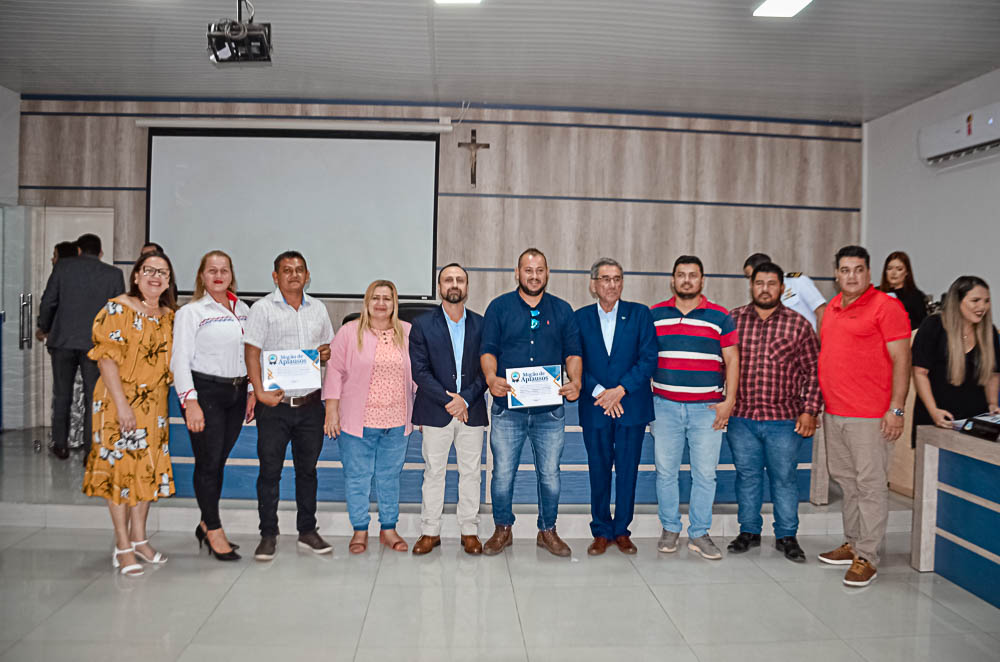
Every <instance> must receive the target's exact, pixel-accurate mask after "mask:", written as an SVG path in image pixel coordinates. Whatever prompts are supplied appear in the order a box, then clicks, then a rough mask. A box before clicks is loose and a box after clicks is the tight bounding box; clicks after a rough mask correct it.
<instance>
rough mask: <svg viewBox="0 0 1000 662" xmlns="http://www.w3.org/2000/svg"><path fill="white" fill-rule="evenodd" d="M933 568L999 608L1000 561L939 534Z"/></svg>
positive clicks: (935, 546) (935, 543)
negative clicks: (996, 561)
mask: <svg viewBox="0 0 1000 662" xmlns="http://www.w3.org/2000/svg"><path fill="white" fill-rule="evenodd" d="M934 572H936V573H937V574H939V575H941V576H942V577H944V578H945V579H947V580H949V581H952V582H954V583H956V584H958V585H959V586H961V587H962V588H964V589H965V590H966V591H969V592H970V593H972V594H974V595H978V596H979V597H980V598H982V599H983V600H986V601H987V602H989V603H990V604H991V605H993V606H994V607H997V608H1000V565H997V564H996V563H993V562H992V561H990V560H989V559H986V558H983V557H982V556H980V555H979V554H976V553H975V552H970V551H969V550H967V549H965V548H964V547H961V546H959V545H956V544H955V543H953V542H952V541H950V540H946V539H944V538H942V537H941V536H937V538H936V539H935V541H934Z"/></svg>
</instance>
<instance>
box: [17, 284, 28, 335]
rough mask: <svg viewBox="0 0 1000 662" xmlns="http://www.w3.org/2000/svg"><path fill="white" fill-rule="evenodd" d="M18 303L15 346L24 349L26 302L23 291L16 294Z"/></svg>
mask: <svg viewBox="0 0 1000 662" xmlns="http://www.w3.org/2000/svg"><path fill="white" fill-rule="evenodd" d="M17 302H18V303H17V305H18V317H17V348H18V349H24V343H25V342H26V341H25V339H24V309H25V308H26V307H27V305H28V302H27V300H26V299H25V298H24V292H21V293H20V294H19V295H18V299H17Z"/></svg>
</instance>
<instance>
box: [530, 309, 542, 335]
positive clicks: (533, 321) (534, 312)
mask: <svg viewBox="0 0 1000 662" xmlns="http://www.w3.org/2000/svg"><path fill="white" fill-rule="evenodd" d="M539 315H541V313H540V312H538V310H536V309H534V308H533V309H532V310H531V330H532V331H534V330H535V329H537V328H538V326H539V325H540V324H541V322H540V321H539V320H538V316H539Z"/></svg>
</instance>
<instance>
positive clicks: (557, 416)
mask: <svg viewBox="0 0 1000 662" xmlns="http://www.w3.org/2000/svg"><path fill="white" fill-rule="evenodd" d="M515 274H516V276H517V284H518V285H517V289H516V290H514V291H513V292H508V293H507V294H502V295H500V296H499V297H497V298H496V299H494V300H493V301H492V302H490V305H489V307H488V308H487V309H486V315H485V317H484V319H483V339H482V345H481V347H480V350H479V352H480V363H481V365H482V370H483V375H484V376H485V377H486V385H487V386H488V387H489V389H490V393H492V394H493V398H494V400H493V407H492V412H491V413H492V422H491V432H490V448H491V449H492V451H493V482H492V484H491V486H490V489H491V493H492V495H493V522H494V524H495V525H496V530H495V531H494V532H493V536H492V537H491V538H490V539H489V540H487V541H486V544H485V545H483V553H484V554H486V555H488V556H493V555H495V554H499V553H500V552H502V551H503V550H504V548H505V547H509V546H510V545H511V544H512V542H513V535H512V534H511V526H512V525H513V524H514V511H513V509H512V506H511V504H512V501H513V496H514V476H515V475H516V473H517V467H518V465H519V464H520V462H521V449H522V447H523V446H524V441H525V439H530V440H531V450H532V453H533V455H534V461H535V475H536V477H537V479H538V495H539V503H538V538H537V542H538V546H539V547H544V548H545V549H547V550H548V551H549V552H551V553H552V554H555V555H556V556H569V555H570V554H571V551H570V548H569V545H567V544H566V543H565V542H563V541H562V539H560V538H559V536H558V534H556V517H557V516H558V514H559V458H560V456H561V455H562V449H563V432H564V428H565V416H566V414H565V410H564V407H563V405H561V404H559V405H553V406H546V407H518V408H515V409H510V408H508V406H507V394H508V393H511V392H512V389H511V386H510V384H508V383H507V380H506V375H507V369H508V368H510V369H516V368H527V367H536V366H537V367H541V366H561V365H562V364H563V363H565V364H566V376H567V377H568V378H569V379H568V381H565V382H564V384H563V386H562V388H560V389H559V393H560V395H562V396H563V397H564V398H566V399H567V400H570V401H572V400H576V399H577V398H578V397H579V396H580V386H581V375H582V371H583V360H582V358H581V355H582V351H583V350H582V348H581V346H580V329H579V327H578V326H577V323H576V318H575V316H574V314H573V309H572V308H571V307H570V305H569V304H568V303H566V302H565V301H563V300H562V299H560V298H558V297H554V296H552V295H551V294H548V293H546V292H545V288H546V286H547V285H548V282H549V267H548V263H547V262H546V260H545V255H544V254H543V253H542V252H541V251H540V250H538V249H537V248H529V249H528V250H526V251H524V252H523V253H521V255H520V257H518V260H517V270H516V271H515Z"/></svg>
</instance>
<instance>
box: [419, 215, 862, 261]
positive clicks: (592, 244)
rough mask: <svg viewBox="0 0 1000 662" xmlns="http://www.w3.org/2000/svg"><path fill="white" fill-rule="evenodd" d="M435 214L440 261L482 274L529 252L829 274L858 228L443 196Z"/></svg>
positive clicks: (803, 220) (851, 220)
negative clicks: (685, 258) (749, 264)
mask: <svg viewBox="0 0 1000 662" xmlns="http://www.w3.org/2000/svg"><path fill="white" fill-rule="evenodd" d="M438 211H439V225H438V258H439V262H441V263H442V264H444V263H446V262H450V261H458V262H461V263H463V264H468V265H472V266H482V267H508V266H509V267H513V265H514V264H515V261H516V260H517V256H518V255H519V254H520V253H521V251H522V250H524V249H525V248H527V247H529V246H535V247H537V248H539V249H540V250H542V251H544V252H545V253H546V255H547V256H548V258H549V263H550V265H549V266H550V267H551V268H558V269H589V268H590V265H591V264H592V263H593V261H594V260H596V259H597V258H598V257H601V256H605V255H606V256H608V257H613V258H615V259H616V260H618V261H619V262H621V263H622V264H623V265H624V266H625V268H626V270H628V271H656V272H663V271H670V269H671V267H672V265H673V260H674V258H676V257H677V256H678V255H682V254H694V255H698V256H699V257H701V259H702V261H703V262H704V263H705V270H706V272H707V273H727V274H738V273H741V269H742V266H743V261H744V260H745V259H746V257H747V255H749V254H750V253H752V252H756V251H764V252H767V253H768V254H770V255H771V257H772V258H773V259H775V260H777V261H778V263H779V264H781V265H782V266H783V267H785V268H787V269H788V270H790V271H791V270H794V271H806V272H809V273H813V274H817V275H821V276H830V275H832V273H833V266H832V262H833V254H834V253H835V252H836V250H837V249H838V248H839V247H841V246H843V245H845V244H848V243H851V242H854V241H856V240H857V236H858V234H859V230H860V228H859V219H858V214H856V213H853V212H826V211H822V212H820V211H803V210H790V209H762V208H739V207H705V206H696V205H660V204H644V203H619V202H584V201H561V200H522V199H498V198H454V197H447V196H444V197H442V198H441V200H440V201H439V204H438Z"/></svg>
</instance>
